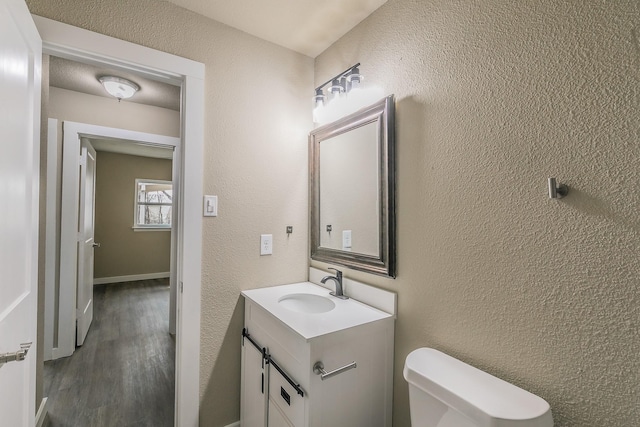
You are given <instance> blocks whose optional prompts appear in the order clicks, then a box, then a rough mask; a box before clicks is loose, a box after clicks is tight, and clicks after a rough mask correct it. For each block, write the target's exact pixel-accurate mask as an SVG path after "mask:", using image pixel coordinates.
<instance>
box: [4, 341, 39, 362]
mask: <svg viewBox="0 0 640 427" xmlns="http://www.w3.org/2000/svg"><path fill="white" fill-rule="evenodd" d="M31 344H32V343H30V342H26V343H23V344H20V350H18V351H15V352H9V353H0V366H2V365H4V364H5V363H7V362H14V361H15V362H21V361H23V360H24V359H25V358H26V357H27V353H28V352H29V349H30V348H31Z"/></svg>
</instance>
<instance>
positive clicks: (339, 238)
mask: <svg viewBox="0 0 640 427" xmlns="http://www.w3.org/2000/svg"><path fill="white" fill-rule="evenodd" d="M394 115H395V100H394V96H393V95H390V96H388V97H386V98H384V99H382V100H380V101H379V102H377V103H375V104H373V105H371V106H369V107H366V108H363V109H361V110H359V111H357V112H355V113H353V114H351V115H349V116H346V117H344V118H342V119H340V120H338V121H336V122H333V123H330V124H327V125H324V126H322V127H319V128H317V129H315V130H314V131H312V132H311V133H310V134H309V196H310V197H309V198H310V227H311V230H310V231H311V232H310V246H311V248H310V252H311V259H313V260H317V261H323V262H327V263H331V264H336V265H342V266H345V267H348V268H352V269H355V270H360V271H366V272H369V273H373V274H378V275H382V276H388V277H395V275H396V242H395V237H396V236H395V222H396V218H395V154H394V152H395V120H394Z"/></svg>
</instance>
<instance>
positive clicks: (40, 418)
mask: <svg viewBox="0 0 640 427" xmlns="http://www.w3.org/2000/svg"><path fill="white" fill-rule="evenodd" d="M48 399H49V398H48V397H45V398H43V399H42V402H40V407H38V412H37V413H36V427H42V426H43V425H44V420H45V419H46V418H47V400H48ZM238 425H240V424H238Z"/></svg>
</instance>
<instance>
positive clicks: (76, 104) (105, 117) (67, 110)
mask: <svg viewBox="0 0 640 427" xmlns="http://www.w3.org/2000/svg"><path fill="white" fill-rule="evenodd" d="M50 97H51V101H50V104H51V107H50V108H51V111H50V112H49V113H50V115H49V117H51V118H53V119H58V120H59V122H58V126H59V127H60V128H62V121H63V120H67V121H71V122H78V123H88V124H92V125H98V126H107V127H113V128H118V129H126V130H131V131H136V132H147V133H154V134H157V135H165V136H174V137H179V136H180V113H179V112H177V111H174V110H169V109H167V108H160V107H154V106H151V105H142V104H134V103H133V102H126V101H121V102H118V100H117V99H115V98H105V97H103V96H95V95H87V94H85V93H80V92H74V91H72V90H67V89H60V88H57V87H51V88H50ZM58 134H59V136H60V135H62V133H61V132H58Z"/></svg>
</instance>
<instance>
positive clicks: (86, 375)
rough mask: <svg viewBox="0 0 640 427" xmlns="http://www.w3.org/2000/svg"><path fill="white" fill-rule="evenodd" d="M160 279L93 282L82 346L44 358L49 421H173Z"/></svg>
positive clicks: (170, 355) (61, 424)
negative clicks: (67, 354)
mask: <svg viewBox="0 0 640 427" xmlns="http://www.w3.org/2000/svg"><path fill="white" fill-rule="evenodd" d="M168 331H169V282H168V279H158V280H144V281H139V282H128V283H120V284H109V285H98V286H96V287H95V288H94V318H93V323H92V325H91V328H90V329H89V333H88V335H87V338H86V340H85V343H84V345H83V346H82V347H79V348H77V349H76V352H75V353H74V354H73V356H71V357H66V358H62V359H58V360H55V361H50V362H46V363H45V366H44V395H45V396H47V397H48V398H49V400H48V412H49V416H48V418H49V424H48V425H49V426H51V427H75V426H77V427H103V426H104V427H107V426H118V427H123V426H136V427H144V426H153V427H163V426H167V427H169V426H173V414H174V366H175V363H174V360H175V340H174V337H172V336H171V335H170V334H169V332H168Z"/></svg>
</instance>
